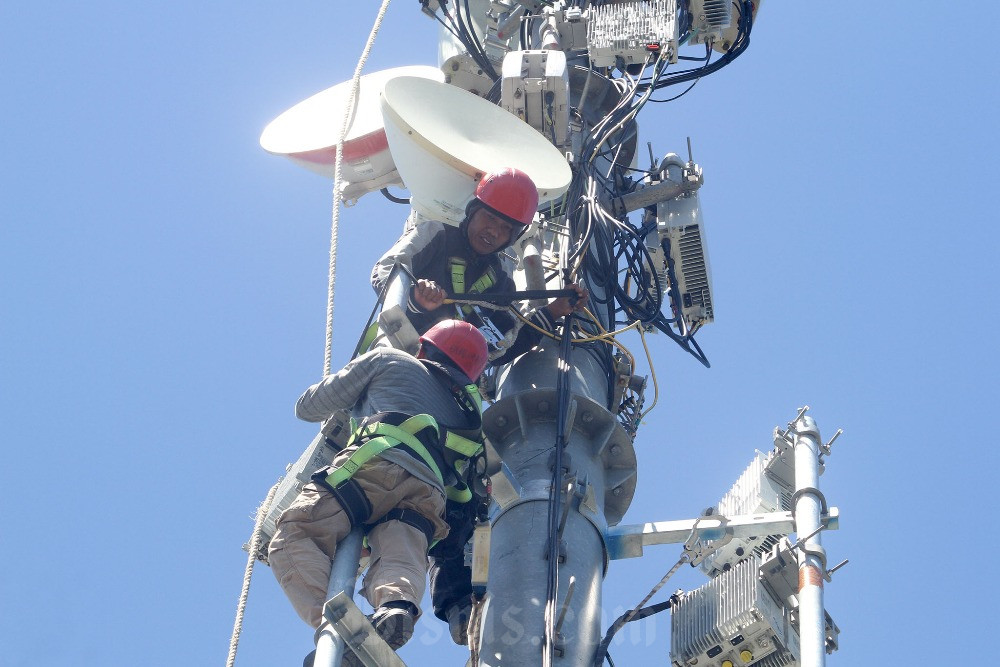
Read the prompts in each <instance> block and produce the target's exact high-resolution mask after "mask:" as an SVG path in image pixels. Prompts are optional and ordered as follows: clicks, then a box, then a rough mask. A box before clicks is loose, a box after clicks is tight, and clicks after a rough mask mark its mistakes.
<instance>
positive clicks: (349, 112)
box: [323, 0, 389, 375]
mask: <svg viewBox="0 0 1000 667" xmlns="http://www.w3.org/2000/svg"><path fill="white" fill-rule="evenodd" d="M387 9H389V0H383V1H382V6H381V7H380V8H379V11H378V16H376V17H375V24H374V25H373V26H372V31H371V34H369V35H368V41H367V42H366V43H365V48H364V51H362V53H361V59H360V60H358V66H357V67H356V68H355V70H354V78H353V79H351V94H350V95H349V96H348V98H347V105H346V108H345V109H344V123H343V125H341V129H340V137H339V138H338V139H337V159H336V162H335V166H334V169H333V215H332V218H333V221H332V225H331V230H330V281H329V287H328V289H327V300H326V354H325V355H324V358H323V374H324V375H328V374H330V373H331V372H333V367H332V365H331V364H332V357H333V295H334V292H335V288H336V282H337V231H338V227H339V225H340V199H341V192H340V190H341V188H340V168H341V162H342V160H343V157H344V135H346V134H347V128H348V127H350V124H351V122H352V120H353V117H354V112H355V111H356V110H357V102H358V88H359V87H360V85H361V70H362V69H364V66H365V62H367V60H368V55H369V54H370V53H371V50H372V46H373V45H374V44H375V36H376V35H377V34H378V31H379V28H380V27H381V25H382V19H383V18H384V17H385V12H386V10H387Z"/></svg>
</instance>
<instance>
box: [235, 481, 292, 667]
mask: <svg viewBox="0 0 1000 667" xmlns="http://www.w3.org/2000/svg"><path fill="white" fill-rule="evenodd" d="M280 483H281V480H278V482H277V483H276V484H275V485H274V486H272V487H271V490H270V491H268V492H267V498H265V499H264V502H263V503H262V504H261V506H260V507H258V508H257V519H256V520H255V521H254V524H253V537H251V538H250V547H249V549H248V551H249V552H250V557H249V558H248V559H247V567H246V570H245V571H244V573H243V590H242V591H240V602H239V604H238V605H237V606H236V623H235V624H234V625H233V636H232V637H230V639H229V657H228V658H227V659H226V667H233V663H235V662H236V648H237V646H238V645H239V643H240V633H241V632H243V612H244V611H246V608H247V597H248V596H249V595H250V577H252V576H253V566H254V562H255V561H256V560H257V551H258V550H259V549H260V538H261V533H260V526H261V524H262V523H264V517H266V516H267V511H268V510H269V509H271V502H272V501H273V500H274V493H275V492H276V491H277V490H278V484H280Z"/></svg>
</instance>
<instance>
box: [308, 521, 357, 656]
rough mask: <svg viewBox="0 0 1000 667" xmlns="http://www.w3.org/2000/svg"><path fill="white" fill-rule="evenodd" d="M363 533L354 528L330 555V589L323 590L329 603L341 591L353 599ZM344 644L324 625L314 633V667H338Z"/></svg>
mask: <svg viewBox="0 0 1000 667" xmlns="http://www.w3.org/2000/svg"><path fill="white" fill-rule="evenodd" d="M363 539H364V531H362V530H361V529H360V528H355V529H354V530H352V531H351V532H350V533H348V534H347V537H345V538H344V539H343V540H341V542H340V544H338V545H337V553H335V554H334V555H333V565H332V566H331V568H330V586H329V588H327V590H326V599H327V600H329V599H330V598H332V597H333V596H334V595H336V594H337V593H340V592H341V591H343V592H345V593H347V595H349V596H351V597H353V596H354V584H355V582H356V581H357V578H358V560H359V556H360V554H361V542H362V540H363ZM344 650H345V647H344V640H343V639H341V638H340V635H338V634H337V633H336V632H335V631H334V629H333V626H331V625H330V624H329V623H324V624H323V625H322V626H321V627H320V629H319V631H318V632H317V639H316V657H315V659H314V660H313V665H315V667H340V661H341V659H343V657H344Z"/></svg>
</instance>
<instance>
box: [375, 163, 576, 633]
mask: <svg viewBox="0 0 1000 667" xmlns="http://www.w3.org/2000/svg"><path fill="white" fill-rule="evenodd" d="M537 209H538V189H537V188H536V187H535V184H534V183H533V182H532V180H531V178H529V177H528V175H527V174H525V173H524V172H523V171H520V170H519V169H512V168H507V169H501V170H499V171H495V172H493V173H490V174H487V175H485V176H484V177H483V178H482V180H481V181H480V182H479V184H478V186H477V187H476V192H475V195H474V196H473V198H472V200H471V201H470V202H469V204H468V205H467V206H466V210H465V218H464V219H463V220H462V223H461V225H459V226H458V227H454V226H451V225H446V224H444V223H441V222H436V221H424V222H421V223H420V224H418V225H416V227H415V228H413V229H410V230H408V231H407V232H406V233H405V234H404V235H403V236H402V238H400V239H399V240H398V241H397V242H396V244H395V245H394V246H393V247H392V248H391V249H390V250H389V252H387V253H386V254H385V255H384V256H383V257H382V259H380V260H379V262H378V264H376V265H375V268H374V269H373V270H372V285H373V286H374V287H375V291H376V292H379V291H381V289H382V288H383V286H384V285H385V283H386V281H387V280H388V279H389V276H390V274H391V273H392V269H393V266H394V265H396V264H402V265H404V266H406V267H407V268H408V269H409V270H410V271H411V273H412V274H413V275H414V276H415V277H416V278H417V281H416V284H414V285H413V286H412V287H411V291H410V294H409V299H408V301H407V308H406V314H407V317H408V318H409V320H410V322H411V323H412V324H413V326H414V328H416V330H417V332H423V331H425V330H426V329H427V328H429V327H431V326H432V325H433V324H434V323H435V322H438V321H441V320H442V319H445V318H455V317H461V318H462V319H465V320H466V321H469V322H471V323H472V324H473V325H474V326H476V327H477V328H479V329H480V330H481V331H483V332H484V334H486V337H487V339H488V341H489V342H490V343H491V344H492V346H493V349H494V356H495V357H497V358H495V359H494V360H493V363H494V364H501V363H507V362H509V361H513V359H514V358H516V357H517V356H519V355H521V354H523V353H524V352H527V351H528V350H530V349H531V348H532V347H534V346H535V345H536V344H537V343H538V341H539V340H540V338H541V336H542V334H541V333H539V332H538V330H536V329H534V328H532V327H529V326H524V327H521V329H520V331H519V332H518V333H517V336H516V338H514V340H513V341H511V342H510V344H509V346H508V347H507V348H506V351H503V352H500V351H499V350H497V348H496V344H497V343H498V342H499V340H500V339H502V337H503V336H505V335H506V334H507V333H508V332H509V331H510V330H511V329H513V327H514V326H515V317H514V315H512V314H511V313H509V312H508V311H505V310H500V311H497V310H487V309H480V308H472V307H468V306H466V307H464V308H461V307H459V306H457V305H445V304H444V303H443V300H444V298H445V295H446V290H445V288H446V287H447V289H448V291H451V292H452V293H455V294H462V293H466V294H474V293H490V292H497V293H509V292H513V291H515V289H516V288H515V286H514V281H513V279H512V278H511V277H510V273H511V271H512V265H511V262H510V259H509V258H507V257H506V256H505V255H504V253H503V251H504V250H505V249H507V248H508V247H510V245H511V244H513V243H514V242H515V241H516V240H517V239H518V238H520V237H521V236H522V235H523V234H524V233H525V232H526V231H527V230H528V226H529V225H530V224H531V221H532V219H533V218H534V215H535V212H536V210H537ZM570 287H571V288H572V289H574V290H575V291H576V294H577V299H576V302H575V304H574V303H571V302H570V299H569V298H567V297H561V298H558V299H555V300H553V301H552V302H551V303H549V304H548V305H546V306H544V307H542V308H539V309H537V310H533V311H531V312H529V313H527V314H526V317H527V319H528V321H530V322H531V323H532V324H534V325H535V326H536V327H538V328H539V329H542V330H545V331H549V332H553V333H554V332H555V328H556V323H557V321H558V320H559V319H560V318H562V317H564V316H565V315H568V314H569V313H570V312H572V311H574V310H581V309H582V308H583V307H584V305H585V303H586V301H587V291H586V290H585V289H584V288H582V287H580V286H579V285H576V284H573V285H570ZM473 379H475V378H473ZM483 502H485V501H484V500H483V499H481V498H476V499H475V500H473V501H471V502H458V501H457V500H455V499H449V500H448V503H447V507H446V518H447V521H448V525H449V527H450V529H451V532H450V533H449V535H448V537H447V538H446V539H444V540H442V541H441V542H440V543H438V544H437V545H436V546H435V547H434V549H432V550H431V552H430V556H431V568H430V577H431V601H432V603H433V605H434V615H435V616H437V617H438V618H440V619H441V620H442V621H445V622H447V623H448V627H449V630H450V633H451V636H452V639H453V640H454V641H455V642H456V643H458V644H466V643H467V642H468V634H467V626H468V619H469V614H470V610H471V607H472V581H471V570H470V569H469V568H468V566H466V565H465V559H464V551H465V550H464V547H465V544H466V542H468V540H469V539H470V538H471V536H472V532H473V528H474V523H475V520H476V518H477V516H478V515H481V514H482V513H483V511H482V509H483Z"/></svg>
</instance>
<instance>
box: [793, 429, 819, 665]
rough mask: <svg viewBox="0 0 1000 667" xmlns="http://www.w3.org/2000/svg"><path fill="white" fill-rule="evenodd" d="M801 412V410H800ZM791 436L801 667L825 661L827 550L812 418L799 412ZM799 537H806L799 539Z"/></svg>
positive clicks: (817, 448)
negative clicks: (824, 538)
mask: <svg viewBox="0 0 1000 667" xmlns="http://www.w3.org/2000/svg"><path fill="white" fill-rule="evenodd" d="M803 412H804V410H803V411H800V413H803ZM792 438H793V442H794V447H795V496H794V498H795V507H794V508H793V511H794V514H795V532H796V534H797V536H798V537H799V539H800V540H801V544H800V545H799V642H800V657H799V664H800V665H801V667H823V665H825V664H826V613H825V612H824V608H823V578H824V576H825V575H826V552H825V551H824V549H823V546H822V544H821V540H820V534H821V529H822V523H821V517H822V512H823V510H824V509H825V508H824V506H825V505H826V501H825V500H824V498H823V495H822V493H821V492H820V490H819V476H820V472H821V463H820V455H821V451H822V450H821V449H820V437H819V429H818V428H817V427H816V422H815V421H813V418H812V417H809V416H806V415H804V414H800V416H799V418H798V419H797V420H796V421H795V423H794V427H793V431H792ZM802 536H806V537H805V539H804V540H803V539H802Z"/></svg>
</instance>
